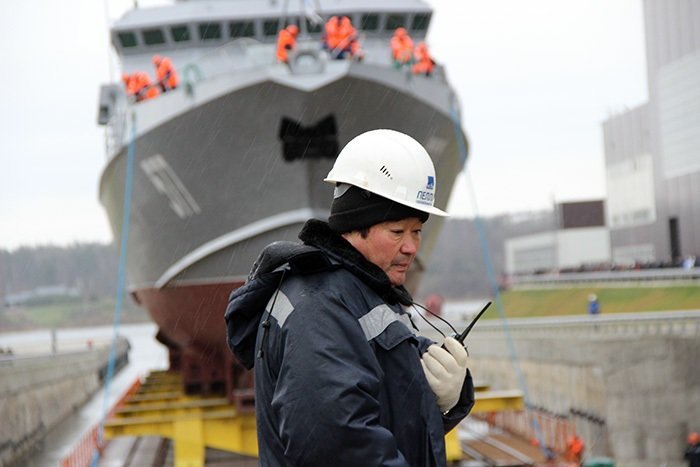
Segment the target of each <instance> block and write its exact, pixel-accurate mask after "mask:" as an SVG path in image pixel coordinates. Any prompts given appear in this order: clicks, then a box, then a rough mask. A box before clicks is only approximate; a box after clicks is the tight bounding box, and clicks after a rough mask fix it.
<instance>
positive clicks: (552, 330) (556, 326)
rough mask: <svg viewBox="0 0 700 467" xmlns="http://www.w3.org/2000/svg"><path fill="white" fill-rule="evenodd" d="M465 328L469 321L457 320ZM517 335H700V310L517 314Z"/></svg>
mask: <svg viewBox="0 0 700 467" xmlns="http://www.w3.org/2000/svg"><path fill="white" fill-rule="evenodd" d="M453 325H454V326H455V327H456V328H457V329H463V328H464V327H465V326H466V325H467V323H466V322H463V323H453ZM508 328H509V330H510V332H511V334H512V335H513V336H514V337H534V336H542V335H547V336H551V337H555V336H557V335H561V334H572V333H576V334H577V335H582V334H589V335H590V334H597V335H616V336H624V335H626V336H648V335H678V336H697V335H700V310H688V311H657V312H643V313H617V314H609V315H593V316H589V315H586V316H558V317H547V318H515V319H509V320H508ZM502 332H503V323H502V322H501V320H496V319H493V320H482V321H480V322H479V324H478V325H477V326H476V327H475V328H474V329H473V330H472V333H473V334H474V335H475V336H485V335H487V334H495V333H499V334H500V333H502Z"/></svg>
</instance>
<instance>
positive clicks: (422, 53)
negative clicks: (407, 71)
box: [411, 42, 435, 76]
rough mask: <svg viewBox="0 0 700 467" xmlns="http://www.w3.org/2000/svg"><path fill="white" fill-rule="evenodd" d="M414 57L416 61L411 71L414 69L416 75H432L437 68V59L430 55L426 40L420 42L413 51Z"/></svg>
mask: <svg viewBox="0 0 700 467" xmlns="http://www.w3.org/2000/svg"><path fill="white" fill-rule="evenodd" d="M413 58H414V61H415V63H414V64H413V68H411V71H413V74H414V75H420V74H424V75H425V76H430V75H431V74H432V72H433V70H434V69H435V60H433V58H432V57H431V56H430V52H429V51H428V46H427V45H426V43H425V42H419V43H418V45H417V46H416V50H414V51H413Z"/></svg>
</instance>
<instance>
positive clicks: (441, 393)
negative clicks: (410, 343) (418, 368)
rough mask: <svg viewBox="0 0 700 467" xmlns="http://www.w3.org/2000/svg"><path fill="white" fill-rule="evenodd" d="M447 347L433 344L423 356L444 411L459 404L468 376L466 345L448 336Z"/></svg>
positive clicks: (432, 387)
mask: <svg viewBox="0 0 700 467" xmlns="http://www.w3.org/2000/svg"><path fill="white" fill-rule="evenodd" d="M445 347H446V348H447V350H445V349H443V348H441V347H440V346H438V345H435V344H433V345H431V346H430V347H428V351H427V352H425V353H424V354H423V358H421V364H422V365H423V371H424V372H425V377H426V379H427V380H428V384H429V385H430V389H432V390H433V393H435V396H436V397H437V404H438V407H440V411H441V412H442V413H445V412H447V411H448V410H450V409H451V408H452V407H454V406H455V405H457V401H459V396H460V393H461V391H462V386H463V385H464V378H465V377H466V376H467V351H466V349H465V348H464V346H463V345H462V344H460V343H459V342H457V340H456V339H454V338H452V337H447V338H445Z"/></svg>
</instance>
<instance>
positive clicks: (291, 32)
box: [287, 24, 299, 36]
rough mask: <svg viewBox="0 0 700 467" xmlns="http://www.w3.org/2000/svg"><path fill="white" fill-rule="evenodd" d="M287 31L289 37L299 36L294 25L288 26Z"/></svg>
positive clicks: (297, 29) (297, 28)
mask: <svg viewBox="0 0 700 467" xmlns="http://www.w3.org/2000/svg"><path fill="white" fill-rule="evenodd" d="M287 31H289V33H290V34H291V35H293V36H296V35H297V34H299V27H298V26H297V25H296V24H290V25H289V26H287Z"/></svg>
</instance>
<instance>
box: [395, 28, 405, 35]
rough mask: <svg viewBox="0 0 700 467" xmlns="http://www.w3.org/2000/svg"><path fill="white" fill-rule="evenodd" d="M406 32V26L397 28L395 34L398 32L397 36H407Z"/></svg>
mask: <svg viewBox="0 0 700 467" xmlns="http://www.w3.org/2000/svg"><path fill="white" fill-rule="evenodd" d="M406 33H407V31H406V28H396V31H394V34H396V35H397V36H405V35H406Z"/></svg>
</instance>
